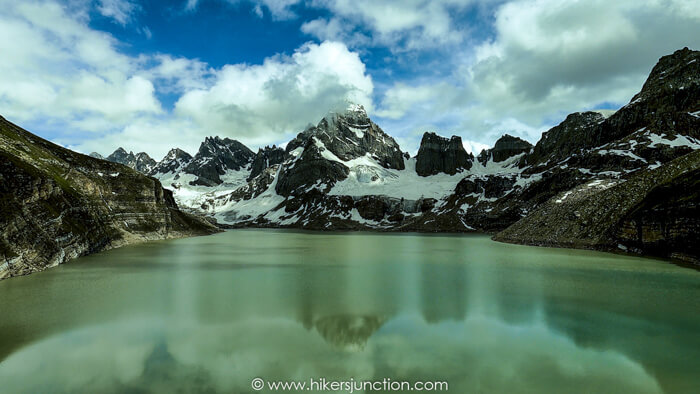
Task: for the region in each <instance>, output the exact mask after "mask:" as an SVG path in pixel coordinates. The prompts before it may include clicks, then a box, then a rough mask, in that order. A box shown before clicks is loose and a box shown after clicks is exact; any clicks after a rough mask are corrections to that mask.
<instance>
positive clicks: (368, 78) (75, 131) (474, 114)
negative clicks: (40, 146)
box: [0, 0, 700, 159]
mask: <svg viewBox="0 0 700 394" xmlns="http://www.w3.org/2000/svg"><path fill="white" fill-rule="evenodd" d="M698 8H699V7H696V5H695V4H694V1H691V0H669V1H665V2H661V1H658V0H648V1H631V0H621V1H617V2H614V3H610V2H609V1H599V0H588V1H569V2H561V1H558V0H513V1H498V0H497V1H494V0H432V1H428V0H404V1H390V0H353V1H350V0H199V1H196V0H173V1H157V0H152V1H139V0H65V1H58V0H26V1H22V2H18V1H11V0H0V58H2V59H3V60H2V61H0V115H3V116H5V117H6V118H8V119H9V120H11V121H13V122H15V123H18V124H19V125H21V126H23V127H25V128H27V129H29V130H30V131H32V132H35V133H37V134H39V135H41V136H43V137H45V138H48V139H51V140H53V141H55V142H58V143H60V144H63V145H65V146H69V147H71V148H73V149H76V150H80V151H83V152H89V151H93V150H95V151H98V152H100V153H103V154H106V153H109V152H111V151H112V150H114V149H115V148H116V147H118V146H124V147H125V148H126V149H128V150H134V151H146V152H148V153H149V154H151V155H152V156H154V157H155V158H156V159H159V158H160V157H162V156H163V155H164V154H165V153H166V152H167V150H168V149H170V148H172V147H175V146H178V147H182V148H184V149H186V150H188V151H190V152H191V153H194V151H196V149H197V147H198V145H199V143H200V142H201V141H202V140H203V139H204V137H205V136H208V135H220V136H227V137H231V138H236V139H239V140H241V141H242V142H244V143H246V144H247V145H249V146H251V148H257V147H259V146H262V145H266V144H272V143H277V144H279V143H283V142H285V141H287V140H288V139H290V138H291V137H293V136H294V135H295V134H296V133H298V132H299V131H301V130H302V129H303V128H304V127H305V126H306V125H307V124H308V123H316V122H318V121H319V120H320V118H321V117H323V116H324V115H325V114H326V113H327V112H328V111H330V110H334V109H337V108H339V107H342V106H343V105H344V103H345V102H347V101H353V102H358V103H360V104H363V105H364V106H365V107H366V108H367V110H368V112H369V113H370V116H371V117H372V119H373V120H375V122H376V123H378V124H379V125H380V126H381V127H382V128H383V129H384V130H385V131H387V132H388V133H390V134H391V135H393V136H395V137H396V139H397V140H398V142H399V143H400V144H401V146H402V148H403V149H404V150H407V151H409V152H412V153H414V152H415V150H416V149H417V147H418V144H419V142H420V137H421V135H422V133H423V132H425V131H428V130H430V131H436V132H438V133H439V134H443V135H447V136H449V135H453V134H456V135H460V136H461V137H462V138H463V140H464V141H465V146H466V147H467V149H468V150H477V151H478V150H479V149H481V148H482V147H484V146H486V145H490V144H493V142H494V141H495V140H496V139H497V138H498V137H499V136H500V135H502V134H504V133H510V134H514V135H518V136H521V137H523V138H526V139H528V140H530V141H531V142H536V140H537V139H538V138H539V136H540V134H541V133H542V131H544V130H546V129H548V128H549V127H551V126H553V125H556V124H557V123H558V122H560V121H561V120H562V119H563V118H564V117H565V116H566V115H567V114H568V113H570V112H574V111H581V110H591V109H615V108H618V107H620V106H621V105H624V104H625V103H626V102H627V101H628V100H629V99H630V98H631V97H632V95H634V94H635V93H636V92H637V91H638V90H639V88H640V87H641V84H642V83H643V82H644V79H645V77H646V75H647V74H648V72H649V71H650V69H651V67H652V66H653V65H654V64H655V62H656V60H657V59H658V58H659V57H660V56H663V55H665V54H669V53H671V52H673V51H674V50H676V49H679V48H682V47H684V46H688V47H691V48H693V49H698V47H699V46H700V45H699V44H700V28H699V26H700V11H698Z"/></svg>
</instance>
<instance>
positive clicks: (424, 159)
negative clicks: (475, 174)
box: [416, 133, 474, 176]
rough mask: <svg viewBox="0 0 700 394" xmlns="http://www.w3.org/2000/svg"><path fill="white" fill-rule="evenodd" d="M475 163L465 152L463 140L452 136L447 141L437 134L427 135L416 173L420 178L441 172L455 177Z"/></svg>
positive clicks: (424, 137) (421, 143)
mask: <svg viewBox="0 0 700 394" xmlns="http://www.w3.org/2000/svg"><path fill="white" fill-rule="evenodd" d="M473 162H474V156H472V155H471V154H468V153H467V151H465V150H464V146H463V145H462V138H460V137H458V136H452V138H450V139H447V138H444V137H440V136H439V135H437V134H435V133H425V134H423V139H422V140H421V142H420V148H419V149H418V154H417V155H416V173H418V175H420V176H429V175H435V174H439V173H441V172H443V173H445V174H450V175H454V174H456V173H457V172H459V171H462V170H468V169H470V168H471V167H472V163H473Z"/></svg>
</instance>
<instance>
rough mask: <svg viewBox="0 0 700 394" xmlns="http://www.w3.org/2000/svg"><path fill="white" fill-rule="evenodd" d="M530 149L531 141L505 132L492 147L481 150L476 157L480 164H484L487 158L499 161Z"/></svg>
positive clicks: (527, 151)
mask: <svg viewBox="0 0 700 394" xmlns="http://www.w3.org/2000/svg"><path fill="white" fill-rule="evenodd" d="M530 150H532V144H531V143H529V142H527V141H525V140H523V139H521V138H518V137H513V136H512V135H509V134H505V135H504V136H503V137H501V138H499V139H498V141H496V143H495V144H494V146H493V148H491V149H488V150H482V151H481V153H480V154H479V156H478V158H477V159H478V160H479V162H480V163H481V164H483V165H486V163H487V162H488V161H489V160H491V161H494V162H501V161H504V160H507V159H510V158H511V157H513V156H517V155H519V154H522V153H529V152H530Z"/></svg>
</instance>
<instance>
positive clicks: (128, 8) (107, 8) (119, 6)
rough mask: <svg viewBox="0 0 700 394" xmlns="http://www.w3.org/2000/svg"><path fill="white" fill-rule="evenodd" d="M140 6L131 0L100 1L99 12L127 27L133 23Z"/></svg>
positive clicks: (98, 3) (98, 4)
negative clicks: (133, 17)
mask: <svg viewBox="0 0 700 394" xmlns="http://www.w3.org/2000/svg"><path fill="white" fill-rule="evenodd" d="M138 9H139V6H138V5H136V4H134V3H133V2H131V1H130V0H98V2H97V10H98V11H99V12H100V14H102V15H103V16H106V17H107V18H112V19H114V20H115V21H116V22H117V23H119V24H121V25H122V26H123V25H126V24H127V23H129V21H131V18H132V16H133V14H134V13H135V12H136V11H137V10H138Z"/></svg>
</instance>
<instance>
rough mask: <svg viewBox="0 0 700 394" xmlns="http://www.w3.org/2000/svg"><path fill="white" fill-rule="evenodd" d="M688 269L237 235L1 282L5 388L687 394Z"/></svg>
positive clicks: (162, 245)
mask: <svg viewBox="0 0 700 394" xmlns="http://www.w3.org/2000/svg"><path fill="white" fill-rule="evenodd" d="M699 284H700V280H699V279H698V275H697V272H694V271H690V270H685V269H681V268H679V267H675V266H672V265H668V264H665V263H663V262H657V261H653V260H645V259H638V258H630V257H622V256H613V255H607V254H598V253H590V252H582V251H563V250H551V249H541V248H528V247H521V246H512V245H502V244H497V243H493V242H491V241H489V240H488V238H486V237H473V236H461V237H453V236H422V235H378V234H362V233H357V234H331V235H327V234H304V233H293V232H277V231H230V232H227V233H225V234H221V235H216V236H212V237H205V238H193V239H186V240H176V241H167V242H158V243H153V244H147V245H141V246H136V247H129V248H124V249H119V250H114V251H110V252H107V253H102V254H99V255H95V256H90V257H87V258H83V259H80V260H78V261H76V262H74V263H72V264H68V265H66V266H63V267H60V268H58V269H55V270H50V271H47V272H45V273H42V274H37V275H34V276H31V277H27V278H17V279H12V280H10V281H4V282H0V299H2V300H5V301H6V302H4V303H3V304H2V305H3V306H0V308H2V309H0V316H3V319H2V321H0V359H3V361H2V362H1V363H0V382H3V392H5V390H8V391H7V392H76V391H79V392H105V393H109V392H115V393H117V392H212V393H214V392H250V390H251V389H250V382H251V380H252V379H253V378H255V377H261V378H264V379H266V380H289V379H294V380H307V379H309V378H316V379H317V378H321V377H323V378H326V379H328V380H334V379H336V380H348V379H350V378H354V379H355V380H356V381H357V380H373V379H377V380H381V379H383V378H390V379H392V380H394V381H397V380H408V381H418V380H424V381H427V380H441V381H447V382H449V385H450V392H532V393H543V392H561V391H562V388H565V390H564V391H566V392H586V393H590V392H634V393H657V392H664V391H672V392H684V391H688V392H690V391H691V389H692V387H698V386H697V385H698V384H699V383H700V380H699V379H700V378H699V377H698V376H697V375H696V374H694V373H693V371H696V370H697V368H698V365H699V364H698V360H700V357H698V356H700V350H698V349H700V339H699V338H698V337H697V334H696V333H697V332H698V331H697V330H698V328H700V324H699V318H698V317H697V314H696V313H695V311H697V310H698V309H697V307H698V301H697V300H698V299H700V297H698V296H700V286H699Z"/></svg>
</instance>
